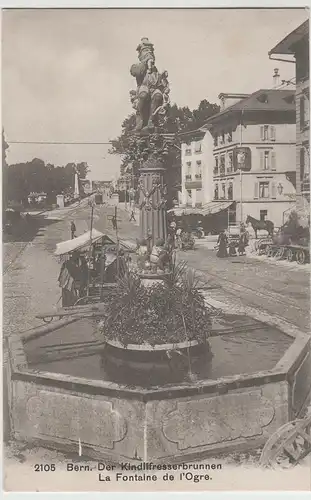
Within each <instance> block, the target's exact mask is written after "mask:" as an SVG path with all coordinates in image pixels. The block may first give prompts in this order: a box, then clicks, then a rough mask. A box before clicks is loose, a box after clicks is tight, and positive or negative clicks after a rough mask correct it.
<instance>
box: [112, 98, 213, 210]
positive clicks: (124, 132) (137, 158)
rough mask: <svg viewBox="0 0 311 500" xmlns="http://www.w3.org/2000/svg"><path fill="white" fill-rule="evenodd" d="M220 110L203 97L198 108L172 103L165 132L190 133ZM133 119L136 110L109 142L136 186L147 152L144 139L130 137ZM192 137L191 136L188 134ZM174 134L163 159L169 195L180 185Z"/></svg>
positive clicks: (133, 126)
mask: <svg viewBox="0 0 311 500" xmlns="http://www.w3.org/2000/svg"><path fill="white" fill-rule="evenodd" d="M219 110H220V108H219V106H218V105H217V104H212V103H210V102H209V101H207V100H206V99H204V100H203V101H201V102H200V104H199V106H198V108H197V109H193V110H190V109H189V107H188V106H183V107H179V106H177V104H173V105H172V106H171V107H170V109H169V115H168V117H167V120H166V122H165V124H164V127H163V130H161V132H162V133H164V134H176V135H177V136H178V134H180V133H183V132H191V131H192V130H193V131H195V130H197V129H198V128H200V127H201V126H202V125H203V124H204V123H205V122H206V120H207V119H208V118H210V117H211V116H213V115H214V114H216V113H218V112H219ZM135 124H136V120H135V113H132V114H131V115H129V116H128V117H127V118H125V120H124V121H123V123H122V126H121V134H120V136H119V137H117V138H116V139H114V140H113V141H112V147H111V149H110V151H109V152H110V153H111V154H117V155H119V156H120V157H121V174H122V175H123V174H125V173H127V172H130V173H131V174H132V176H133V178H134V187H137V179H138V176H139V168H140V167H141V165H142V163H143V161H145V160H146V158H147V157H148V154H149V153H150V151H148V150H144V149H143V148H144V146H142V147H141V144H143V139H142V140H141V141H138V140H137V138H136V137H135V136H133V131H134V128H135ZM188 140H191V136H190V137H188ZM178 142H179V141H178V137H176V140H175V144H174V146H172V147H169V148H168V149H167V150H166V151H165V157H164V158H163V162H164V166H166V167H167V168H166V179H165V182H166V183H167V185H168V191H169V193H168V198H169V199H171V200H172V199H173V198H176V197H177V191H178V190H179V187H180V179H181V158H180V147H179V144H178Z"/></svg>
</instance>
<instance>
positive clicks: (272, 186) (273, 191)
mask: <svg viewBox="0 0 311 500" xmlns="http://www.w3.org/2000/svg"><path fill="white" fill-rule="evenodd" d="M271 198H276V186H275V182H274V181H272V182H271Z"/></svg>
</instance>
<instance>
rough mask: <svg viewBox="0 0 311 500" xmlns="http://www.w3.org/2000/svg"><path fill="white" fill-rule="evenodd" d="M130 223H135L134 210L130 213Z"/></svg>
mask: <svg viewBox="0 0 311 500" xmlns="http://www.w3.org/2000/svg"><path fill="white" fill-rule="evenodd" d="M132 221H134V222H136V219H135V210H134V209H133V210H132V211H131V217H130V222H132Z"/></svg>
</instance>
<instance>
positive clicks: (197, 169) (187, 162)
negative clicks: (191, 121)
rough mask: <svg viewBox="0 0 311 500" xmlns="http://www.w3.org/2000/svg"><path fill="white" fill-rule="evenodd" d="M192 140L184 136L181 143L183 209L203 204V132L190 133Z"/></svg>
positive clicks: (181, 201) (181, 202)
mask: <svg viewBox="0 0 311 500" xmlns="http://www.w3.org/2000/svg"><path fill="white" fill-rule="evenodd" d="M191 134H192V137H191V139H192V140H187V134H185V135H184V137H183V139H182V140H183V141H184V142H182V143H181V200H180V204H181V205H182V206H184V207H187V206H190V207H193V208H195V207H200V206H202V204H203V203H204V193H203V170H204V167H203V147H202V139H203V137H204V132H201V131H199V132H196V134H195V135H194V133H193V132H192V133H191Z"/></svg>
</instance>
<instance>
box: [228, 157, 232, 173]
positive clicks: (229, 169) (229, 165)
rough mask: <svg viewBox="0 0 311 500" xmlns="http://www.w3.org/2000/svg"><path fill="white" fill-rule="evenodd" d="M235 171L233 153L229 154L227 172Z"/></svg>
mask: <svg viewBox="0 0 311 500" xmlns="http://www.w3.org/2000/svg"><path fill="white" fill-rule="evenodd" d="M232 170H233V153H229V154H228V168H227V171H228V172H232Z"/></svg>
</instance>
